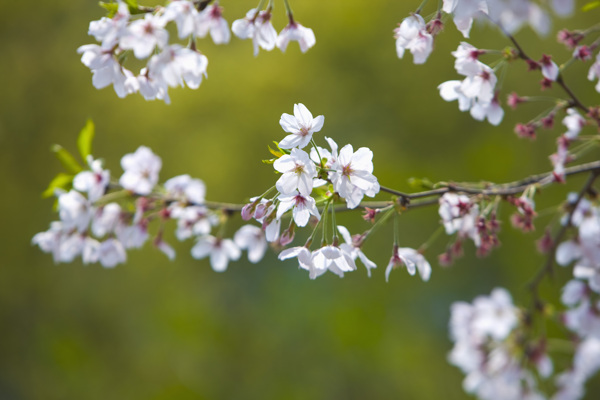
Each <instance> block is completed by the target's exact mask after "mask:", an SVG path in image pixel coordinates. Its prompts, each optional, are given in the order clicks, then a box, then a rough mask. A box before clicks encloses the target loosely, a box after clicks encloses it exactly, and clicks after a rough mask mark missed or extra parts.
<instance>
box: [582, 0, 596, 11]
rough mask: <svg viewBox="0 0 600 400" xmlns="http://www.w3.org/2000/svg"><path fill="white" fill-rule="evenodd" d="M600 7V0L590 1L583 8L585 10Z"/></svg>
mask: <svg viewBox="0 0 600 400" xmlns="http://www.w3.org/2000/svg"><path fill="white" fill-rule="evenodd" d="M598 7H600V1H590V2H589V3H587V4H585V5H584V6H583V7H582V8H581V9H582V10H583V11H591V10H593V9H594V8H598Z"/></svg>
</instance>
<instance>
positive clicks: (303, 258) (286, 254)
mask: <svg viewBox="0 0 600 400" xmlns="http://www.w3.org/2000/svg"><path fill="white" fill-rule="evenodd" d="M278 258H279V259H280V260H282V261H283V260H287V259H289V258H297V259H298V267H299V268H302V269H305V270H307V271H309V277H310V279H315V278H317V277H318V276H319V275H322V274H324V273H325V272H327V270H325V269H323V270H317V269H316V268H315V266H314V265H313V262H312V253H311V251H310V250H309V249H308V248H306V247H304V246H298V247H291V248H289V249H285V250H283V251H282V252H281V253H279V256H278Z"/></svg>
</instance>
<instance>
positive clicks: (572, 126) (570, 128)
mask: <svg viewBox="0 0 600 400" xmlns="http://www.w3.org/2000/svg"><path fill="white" fill-rule="evenodd" d="M562 124H563V125H564V126H566V127H567V132H565V134H564V136H565V137H566V138H567V139H569V140H573V139H575V138H576V137H577V136H578V135H579V132H581V129H583V127H584V126H585V125H586V121H585V118H583V117H582V116H581V115H580V114H579V113H578V112H577V110H575V109H574V108H569V109H567V116H566V117H565V118H563V120H562Z"/></svg>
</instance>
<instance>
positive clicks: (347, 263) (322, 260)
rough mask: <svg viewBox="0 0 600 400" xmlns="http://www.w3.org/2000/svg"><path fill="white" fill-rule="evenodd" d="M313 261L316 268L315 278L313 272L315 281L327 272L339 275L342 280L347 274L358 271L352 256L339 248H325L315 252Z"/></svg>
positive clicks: (330, 246) (311, 276)
mask: <svg viewBox="0 0 600 400" xmlns="http://www.w3.org/2000/svg"><path fill="white" fill-rule="evenodd" d="M311 261H312V264H313V266H314V268H315V272H314V274H316V275H315V276H314V277H313V272H312V271H311V274H310V278H311V279H315V278H316V277H317V276H319V275H321V274H323V273H324V272H325V271H327V270H329V271H331V272H333V273H334V274H336V275H338V276H339V277H340V278H341V277H343V276H344V273H345V272H350V271H355V270H356V264H355V263H354V260H353V259H352V256H351V255H350V254H349V253H348V252H346V251H343V250H342V249H341V248H339V247H337V246H332V245H329V246H323V247H321V248H319V249H317V250H315V251H313V253H312V256H311Z"/></svg>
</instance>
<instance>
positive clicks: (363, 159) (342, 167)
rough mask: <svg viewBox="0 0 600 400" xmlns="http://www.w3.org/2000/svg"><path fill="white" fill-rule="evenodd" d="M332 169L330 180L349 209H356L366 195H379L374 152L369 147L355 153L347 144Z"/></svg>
mask: <svg viewBox="0 0 600 400" xmlns="http://www.w3.org/2000/svg"><path fill="white" fill-rule="evenodd" d="M332 169H333V171H332V172H330V175H329V179H331V182H332V183H333V188H334V190H335V191H336V192H338V193H339V195H340V196H341V197H343V198H344V199H345V200H346V202H347V204H348V208H356V207H357V206H358V205H359V204H360V202H361V201H362V198H363V196H364V195H367V196H369V197H374V196H375V195H376V194H377V193H379V182H377V178H376V177H375V176H374V175H373V152H372V151H371V150H369V149H368V148H367V147H361V148H360V149H358V150H357V151H356V152H354V149H353V148H352V145H350V144H347V145H346V146H344V147H343V148H342V149H341V150H340V153H339V155H338V158H337V162H336V163H335V165H333V166H332Z"/></svg>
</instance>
